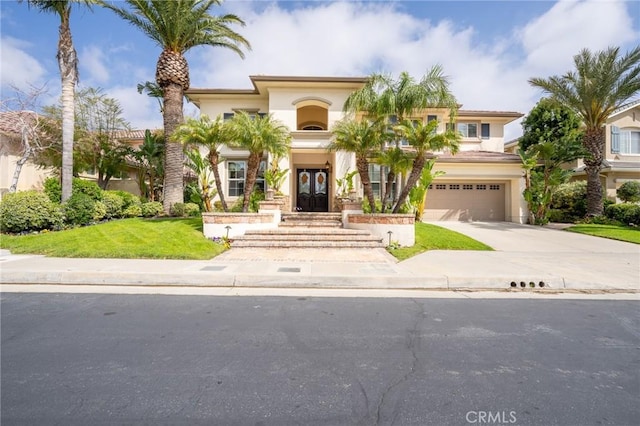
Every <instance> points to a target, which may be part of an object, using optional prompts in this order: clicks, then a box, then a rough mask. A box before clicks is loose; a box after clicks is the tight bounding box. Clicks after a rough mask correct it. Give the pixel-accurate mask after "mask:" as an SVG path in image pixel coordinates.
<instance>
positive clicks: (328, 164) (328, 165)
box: [324, 160, 331, 173]
mask: <svg viewBox="0 0 640 426" xmlns="http://www.w3.org/2000/svg"><path fill="white" fill-rule="evenodd" d="M324 168H325V170H326V171H327V172H329V173H331V163H330V162H329V160H327V162H326V163H324Z"/></svg>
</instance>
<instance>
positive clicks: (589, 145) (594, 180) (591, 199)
mask: <svg viewBox="0 0 640 426" xmlns="http://www.w3.org/2000/svg"><path fill="white" fill-rule="evenodd" d="M582 141H583V142H582V143H583V144H584V147H585V148H586V149H587V151H588V152H589V154H590V158H585V159H584V164H585V172H586V173H587V216H600V215H602V212H603V210H604V204H603V199H602V182H601V181H600V169H602V160H603V159H604V149H605V148H604V147H605V130H604V127H602V128H599V129H587V130H586V131H585V133H584V138H583V139H582Z"/></svg>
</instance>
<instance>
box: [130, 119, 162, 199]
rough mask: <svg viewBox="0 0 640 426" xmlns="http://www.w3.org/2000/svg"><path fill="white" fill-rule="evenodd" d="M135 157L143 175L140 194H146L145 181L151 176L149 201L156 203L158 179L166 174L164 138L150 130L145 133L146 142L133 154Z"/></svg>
mask: <svg viewBox="0 0 640 426" xmlns="http://www.w3.org/2000/svg"><path fill="white" fill-rule="evenodd" d="M133 156H134V157H135V159H136V160H137V161H138V163H139V164H140V166H141V167H140V170H141V172H142V173H141V175H140V177H139V179H140V182H139V183H140V192H141V193H142V194H144V193H145V191H144V190H143V189H144V180H145V178H146V176H147V175H148V176H149V188H148V198H149V201H155V200H156V198H155V194H156V178H158V177H160V178H161V177H162V176H163V174H164V172H163V170H164V164H163V159H164V136H163V135H160V134H157V133H151V131H150V130H149V129H147V130H145V132H144V141H143V142H142V145H140V146H139V147H138V149H137V150H135V151H134V152H133Z"/></svg>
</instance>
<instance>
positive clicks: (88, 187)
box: [44, 177, 103, 203]
mask: <svg viewBox="0 0 640 426" xmlns="http://www.w3.org/2000/svg"><path fill="white" fill-rule="evenodd" d="M71 191H72V192H71V195H73V194H77V193H82V194H85V195H88V196H89V197H90V198H91V199H92V200H94V201H102V193H103V191H102V189H100V187H99V186H98V184H97V183H95V182H93V181H90V180H84V179H80V178H73V183H72V190H71ZM44 192H45V193H46V194H47V195H48V196H49V199H50V200H51V201H53V202H54V203H60V200H61V199H62V185H61V184H60V179H59V178H57V177H50V178H47V179H45V181H44Z"/></svg>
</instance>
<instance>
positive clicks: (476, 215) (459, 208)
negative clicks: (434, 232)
mask: <svg viewBox="0 0 640 426" xmlns="http://www.w3.org/2000/svg"><path fill="white" fill-rule="evenodd" d="M504 197H505V184H504V183H488V182H487V183H484V182H480V183H476V182H473V183H471V182H460V183H458V182H451V183H434V184H432V185H431V186H430V188H429V192H428V193H427V204H426V208H425V211H424V216H423V217H424V220H461V221H469V220H483V221H501V220H504V218H505V198H504Z"/></svg>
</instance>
